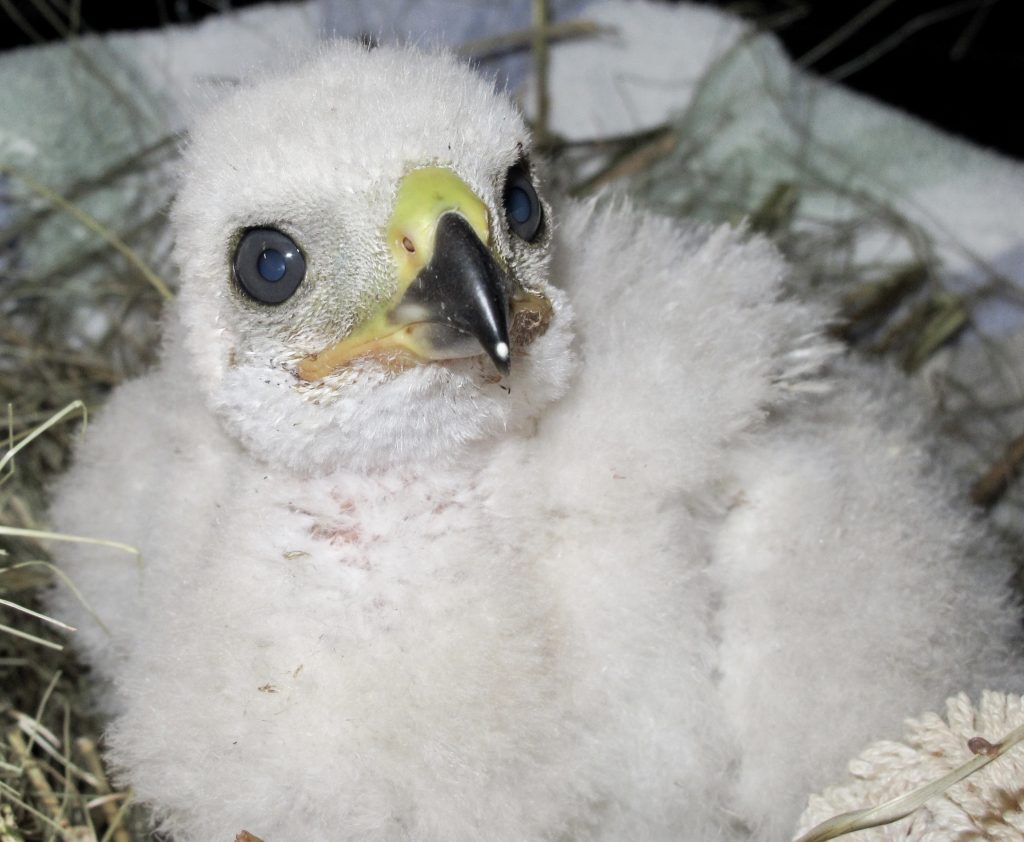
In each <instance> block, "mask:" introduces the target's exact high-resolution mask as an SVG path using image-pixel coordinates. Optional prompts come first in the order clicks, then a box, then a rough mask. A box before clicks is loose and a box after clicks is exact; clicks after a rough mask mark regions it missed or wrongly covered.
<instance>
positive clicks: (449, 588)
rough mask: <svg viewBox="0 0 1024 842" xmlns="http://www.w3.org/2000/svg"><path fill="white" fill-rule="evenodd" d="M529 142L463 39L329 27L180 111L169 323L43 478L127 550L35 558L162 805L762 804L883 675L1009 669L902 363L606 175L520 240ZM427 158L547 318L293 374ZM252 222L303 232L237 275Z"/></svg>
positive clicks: (333, 333)
mask: <svg viewBox="0 0 1024 842" xmlns="http://www.w3.org/2000/svg"><path fill="white" fill-rule="evenodd" d="M528 150H529V137H528V135H527V132H526V130H525V128H524V125H523V123H522V120H521V118H520V117H519V116H518V115H517V113H516V112H515V111H514V109H513V108H512V107H511V105H510V104H509V103H508V102H507V100H506V99H504V98H503V97H500V96H495V95H494V93H493V92H492V91H491V89H490V87H489V86H488V85H487V84H486V83H484V82H483V81H480V80H479V79H477V78H476V77H474V76H473V75H472V74H471V73H470V72H469V71H468V70H467V69H465V68H464V67H462V66H460V65H459V64H458V63H456V62H455V61H454V60H452V59H450V58H447V57H444V56H435V55H426V54H422V53H419V52H416V51H413V50H408V49H395V50H392V49H378V50H374V51H370V52H367V51H366V50H364V49H362V48H360V47H356V46H354V45H347V44H339V45H337V46H334V47H332V48H331V49H329V50H328V51H326V52H325V53H324V54H323V55H322V56H320V57H319V58H318V59H317V60H315V61H313V62H312V63H311V64H309V65H307V66H305V67H303V68H300V69H298V70H296V71H295V72H294V73H293V74H292V75H290V76H286V77H283V78H278V79H271V80H267V81H264V82H263V83H261V84H258V85H255V86H253V87H248V88H245V89H243V90H240V91H238V92H236V93H234V94H233V95H231V96H230V97H229V98H228V99H227V100H226V101H225V102H224V103H222V104H221V105H220V106H219V107H218V108H217V109H216V110H215V111H214V112H213V113H211V114H210V115H209V116H208V117H206V118H205V119H204V120H202V121H200V123H199V125H198V126H197V128H196V130H195V132H194V137H193V142H192V145H191V147H190V150H189V151H188V153H187V155H186V159H185V167H184V179H183V183H182V186H181V191H180V198H179V200H178V203H177V206H176V208H175V211H174V226H175V231H176V237H177V257H178V260H179V263H180V267H181V271H182V287H183V288H182V293H181V296H180V300H179V301H178V302H177V303H176V304H175V305H174V306H173V308H172V310H171V312H170V314H169V317H168V321H167V326H166V332H165V333H166V335H165V341H164V353H163V360H162V363H161V365H160V366H159V367H158V368H157V370H155V371H153V372H152V373H150V374H149V375H147V376H145V377H143V378H141V379H140V380H137V381H135V382H133V383H130V384H128V385H126V386H124V387H122V388H121V389H120V390H118V391H117V392H116V393H115V395H114V396H113V397H112V399H111V401H110V403H109V404H108V406H107V407H106V409H105V410H104V412H103V415H102V417H101V418H100V420H99V421H98V422H97V423H96V424H95V425H94V426H93V427H92V428H91V429H90V434H89V438H88V440H87V442H86V443H85V446H84V447H83V448H82V449H81V452H80V453H79V455H78V459H77V464H76V466H75V468H74V469H73V470H72V471H71V472H70V474H69V475H68V477H67V478H66V479H65V480H64V481H63V482H62V483H61V485H60V486H59V487H58V489H57V493H56V502H55V505H54V518H55V521H56V523H57V525H58V526H59V527H60V528H62V529H64V530H66V531H68V532H72V533H79V534H90V535H97V536H102V537H106V538H112V539H116V540H119V541H124V542H127V543H130V544H134V545H136V546H138V547H140V548H141V549H142V552H143V558H144V564H143V565H142V566H141V567H139V566H137V565H136V564H135V562H134V561H133V560H132V559H131V558H130V557H121V556H118V555H116V554H112V553H111V552H110V551H108V550H105V549H101V548H95V547H93V548H88V547H79V546H75V547H71V548H68V549H67V550H65V551H62V553H61V555H62V558H61V560H62V563H63V564H64V565H65V568H66V569H67V570H68V571H69V572H70V573H71V575H72V576H73V578H74V580H75V581H76V582H77V583H78V585H79V586H80V587H81V588H82V590H83V591H84V592H85V594H86V596H87V597H88V599H89V600H90V602H91V603H92V605H93V607H94V608H95V609H96V610H97V611H98V613H99V615H100V616H101V617H102V618H103V619H104V620H105V621H106V622H107V624H108V625H109V626H110V628H111V634H110V636H107V634H105V633H104V632H103V630H102V629H100V628H99V627H98V626H97V625H96V624H95V623H94V622H91V621H90V620H89V619H88V618H85V617H81V618H80V619H79V623H78V624H79V626H80V627H81V632H80V638H81V643H82V646H83V647H84V649H85V650H86V653H87V655H88V657H89V658H90V659H91V660H92V662H93V663H94V664H95V665H96V667H97V670H98V672H99V673H100V675H101V676H103V677H105V678H106V679H107V680H108V681H109V682H110V683H111V684H112V685H113V686H112V689H111V692H110V693H109V694H105V697H104V698H105V699H107V700H109V704H110V706H111V708H112V710H111V714H112V717H113V719H112V725H111V729H110V734H109V743H110V755H111V757H112V758H113V760H114V762H115V764H116V765H117V766H118V767H119V768H120V769H122V770H123V775H124V777H125V779H126V780H128V781H129V782H130V783H131V785H132V787H133V788H134V791H135V792H136V794H137V796H138V797H139V798H141V799H143V800H145V801H147V802H149V803H151V804H152V805H154V807H155V808H156V809H157V810H158V812H159V814H160V815H161V817H162V818H163V819H164V821H165V824H166V827H167V828H168V829H169V830H170V831H171V832H172V833H173V835H174V838H175V839H176V840H180V842H184V840H191V842H210V841H211V840H218V839H230V838H233V834H235V833H236V832H237V831H239V830H240V829H241V828H243V827H244V828H246V829H248V830H250V831H252V832H253V833H255V834H257V835H259V836H260V837H262V838H264V839H267V840H268V842H290V840H304V842H315V841H316V840H324V842H326V840H332V842H336V840H399V839H415V840H424V842H425V841H426V840H446V842H454V840H477V839H488V840H495V842H502V840H508V841H509V842H512V840H569V839H572V840H586V839H593V840H632V839H644V840H670V839H671V840H679V839H686V840H700V842H706V841H707V840H715V839H749V838H756V839H759V840H771V839H782V838H786V837H787V836H788V834H789V832H790V831H791V829H792V827H793V825H794V822H795V820H796V816H797V814H798V813H799V810H800V807H801V806H802V803H803V801H804V797H805V795H806V794H807V793H808V792H810V791H811V790H812V789H814V788H816V787H820V786H821V785H822V784H823V783H824V782H825V781H827V780H828V778H829V776H834V775H835V774H836V773H837V771H838V770H839V769H841V767H842V762H843V761H844V760H845V758H847V757H848V756H849V755H850V753H851V752H852V751H853V750H855V749H856V748H857V747H858V746H860V745H863V744H864V743H865V742H866V741H867V740H868V739H870V738H872V737H873V736H878V735H881V734H884V733H887V732H891V731H892V730H893V729H894V728H895V727H896V726H897V724H898V723H899V722H900V720H901V719H902V717H903V715H904V714H905V713H906V712H907V711H912V710H916V709H921V708H922V707H924V706H927V705H929V704H934V703H935V702H936V701H937V700H940V699H941V698H943V697H944V696H945V695H948V694H949V693H950V692H951V691H955V690H959V689H961V688H965V687H966V688H972V687H977V686H979V685H980V684H981V683H988V684H996V685H1005V684H1006V683H1007V681H1008V680H1009V679H1008V676H1009V675H1010V668H1011V664H1015V663H1017V662H1016V661H1015V660H1014V653H1013V651H1012V642H1013V640H1014V639H1015V626H1016V615H1015V612H1014V611H1012V610H1011V609H1010V607H1009V605H1008V602H1009V589H1008V587H1007V585H1006V581H1007V578H1008V576H1009V567H1008V565H1007V563H1006V562H1005V560H1004V559H1002V557H1001V556H1000V553H999V551H998V548H996V547H995V546H994V545H993V544H992V543H991V542H990V541H989V539H988V538H987V537H986V535H985V533H984V532H983V530H982V529H981V528H980V527H979V526H978V525H977V524H975V523H973V522H972V521H971V519H970V518H969V517H968V515H967V513H966V512H965V511H964V510H963V509H962V508H961V507H960V505H959V504H958V503H956V502H955V499H956V494H955V491H954V489H953V488H952V487H951V485H950V484H949V481H948V479H947V478H946V477H945V476H944V474H943V471H942V469H941V466H938V465H936V464H935V463H934V460H933V458H932V454H931V453H930V451H929V449H928V445H927V443H926V440H925V436H924V435H923V432H922V429H921V423H920V420H919V419H918V418H917V417H916V416H914V414H913V412H912V411H909V410H908V409H906V407H904V406H902V405H901V404H903V403H904V401H902V399H901V398H900V397H899V396H898V392H897V390H898V385H894V384H893V383H892V382H890V379H889V378H888V376H887V375H885V374H884V373H879V372H877V371H872V372H871V373H870V374H865V373H864V372H863V371H861V370H860V369H858V368H857V367H856V366H855V365H852V364H848V363H843V362H841V361H834V362H833V364H832V365H831V369H830V373H829V374H827V375H826V374H823V373H816V370H817V369H818V368H820V367H821V365H822V364H823V363H824V362H825V360H826V359H827V358H828V357H829V356H830V354H831V349H830V348H829V346H828V344H827V342H825V341H824V340H823V339H822V338H821V337H820V335H819V334H818V332H817V325H819V324H820V323H821V322H822V320H823V317H822V314H821V313H820V312H818V311H817V310H815V309H813V308H811V307H808V306H806V305H803V304H800V303H797V302H794V301H792V300H789V299H787V298H785V297H784V296H783V295H782V281H783V277H784V267H783V265H782V263H781V261H780V260H779V258H778V256H777V255H776V254H775V252H774V251H773V250H772V249H771V247H770V246H769V245H767V244H766V243H765V242H763V241H761V240H757V239H753V240H749V239H747V238H745V237H744V236H742V235H741V234H738V233H736V232H734V231H731V230H728V229H724V228H723V229H717V230H712V229H708V228H703V227H692V226H691V227H682V226H680V225H678V224H677V223H675V222H671V221H668V220H664V219H659V218H655V217H652V216H649V215H646V214H643V213H639V212H637V211H635V210H633V209H631V208H630V207H629V206H627V205H625V204H622V203H618V204H615V203H586V204H566V205H565V206H564V207H561V208H559V209H558V210H557V212H552V211H551V208H550V207H549V206H547V205H545V207H544V211H545V214H546V215H547V222H546V223H545V224H546V225H547V226H548V228H546V229H544V232H543V233H542V235H541V236H540V237H539V238H538V240H537V241H536V242H534V243H527V242H524V241H520V240H517V239H516V237H515V235H514V234H513V233H512V232H511V231H510V230H509V225H508V224H507V223H506V222H505V220H506V216H505V209H504V208H503V200H502V190H503V189H504V188H503V185H504V181H505V178H506V173H507V171H508V169H509V167H510V166H512V165H514V164H515V162H516V161H517V160H518V159H519V158H520V156H521V155H522V154H523V153H524V152H528ZM426 166H430V167H440V168H442V169H444V170H446V171H452V172H454V173H456V174H457V175H458V176H459V177H460V178H461V180H462V182H464V183H465V184H466V185H468V186H469V188H471V190H472V192H473V193H475V194H476V195H477V196H478V197H479V199H480V200H481V201H482V202H483V203H484V205H485V206H486V208H487V211H488V219H489V231H490V237H491V240H490V248H491V250H492V252H493V254H494V255H495V259H496V260H497V261H498V262H499V263H501V264H502V265H504V266H507V268H508V271H509V273H510V275H511V276H513V277H515V278H516V279H518V280H517V282H521V283H522V285H523V286H524V287H525V288H527V289H530V290H533V291H537V292H539V293H541V294H542V295H543V296H544V297H546V298H547V299H548V300H549V301H550V302H551V305H552V307H553V317H552V319H551V323H550V325H549V327H548V329H547V331H546V333H544V334H543V335H542V336H540V337H539V338H537V339H535V340H534V341H533V342H531V343H530V344H528V345H527V346H526V347H522V348H516V349H514V352H513V360H512V368H511V372H510V374H509V375H508V376H505V377H502V378H499V377H498V376H496V373H495V367H494V366H493V365H492V364H491V362H490V361H489V360H488V359H487V357H486V356H483V355H482V354H480V355H477V356H473V357H469V358H465V359H460V360H454V361H447V362H433V363H427V364H423V365H416V366H412V367H409V368H405V369H404V370H400V371H397V372H396V371H393V370H389V368H388V366H387V365H385V364H383V363H381V362H377V361H374V360H372V359H371V360H357V361H356V362H355V363H353V364H351V365H348V366H345V367H343V368H341V369H339V370H338V371H336V372H334V373H331V374H329V375H328V376H326V377H323V378H319V379H314V380H308V379H302V378H299V377H297V376H296V373H295V372H296V365H297V364H298V361H299V360H301V359H303V358H305V357H308V356H309V355H315V354H317V353H318V352H319V351H321V350H322V349H323V348H325V347H326V346H328V345H329V344H330V343H332V342H334V341H336V340H338V338H339V337H341V336H344V335H345V334H346V333H347V332H349V331H351V330H353V329H354V328H355V327H356V326H358V325H359V324H360V323H361V320H363V319H365V318H366V313H367V312H368V311H370V310H372V308H374V307H377V306H379V304H380V302H381V301H384V300H386V299H388V297H389V296H391V295H392V294H393V293H394V291H395V280H394V277H393V273H392V272H391V271H390V270H389V269H388V266H389V263H388V246H387V244H386V243H385V241H384V239H385V235H384V230H385V229H386V227H387V225H388V219H389V215H391V214H392V213H393V212H394V206H395V203H396V192H397V191H398V190H399V187H398V185H399V183H400V182H401V180H402V179H403V178H404V176H405V175H407V174H408V173H409V172H410V171H412V170H415V169H416V168H420V167H426ZM552 222H553V224H552ZM266 225H272V226H275V227H277V228H279V229H281V230H283V231H286V232H287V233H288V234H289V235H290V236H292V237H293V238H294V239H295V241H296V242H297V243H300V244H301V248H302V250H303V252H304V254H305V257H306V262H307V275H306V279H305V281H304V282H303V284H302V285H301V286H300V288H299V291H298V292H297V293H296V295H295V297H294V298H293V299H291V300H289V301H288V302H286V303H285V304H282V305H278V306H276V307H268V306H266V305H261V304H258V303H257V302H254V301H252V300H250V299H248V298H246V297H245V296H244V295H242V294H241V292H240V290H239V289H238V287H237V285H236V284H235V283H233V282H232V269H231V261H232V253H233V250H234V248H235V244H236V243H237V241H238V238H239V236H240V232H241V231H244V230H245V229H247V228H250V227H252V226H266ZM549 279H550V280H549ZM807 378H813V379H812V381H811V382H810V383H808V384H807V385H809V386H813V387H814V388H796V387H797V386H799V385H800V384H801V383H803V382H805V381H806V380H807ZM54 600H55V601H56V602H57V603H58V606H57V607H58V609H60V610H61V612H62V615H63V616H72V617H74V616H76V615H79V614H80V613H81V609H79V608H77V607H76V606H75V605H74V603H73V600H72V599H71V598H69V597H67V596H66V595H63V594H61V593H57V594H55V596H54Z"/></svg>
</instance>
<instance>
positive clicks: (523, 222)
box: [504, 164, 544, 243]
mask: <svg viewBox="0 0 1024 842" xmlns="http://www.w3.org/2000/svg"><path fill="white" fill-rule="evenodd" d="M504 194H505V195H504V202H505V217H506V218H507V219H508V227H509V228H510V229H511V230H512V233H513V234H515V235H516V236H517V237H520V238H522V239H524V240H526V242H528V243H532V242H533V241H534V240H535V239H537V235H538V234H539V233H540V229H541V223H542V222H543V221H544V209H543V207H542V206H541V203H540V199H539V198H538V196H537V191H536V190H534V189H533V183H532V182H531V181H530V176H529V175H527V174H526V170H525V169H524V168H523V166H522V165H521V164H516V165H515V166H514V167H511V168H510V169H509V171H508V175H507V176H506V177H505V191H504Z"/></svg>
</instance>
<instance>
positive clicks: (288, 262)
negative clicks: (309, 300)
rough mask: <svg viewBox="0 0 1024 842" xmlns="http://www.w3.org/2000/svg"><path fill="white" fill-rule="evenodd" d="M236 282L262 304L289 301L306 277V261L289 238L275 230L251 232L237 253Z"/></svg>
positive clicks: (244, 236)
mask: <svg viewBox="0 0 1024 842" xmlns="http://www.w3.org/2000/svg"><path fill="white" fill-rule="evenodd" d="M233 268H234V274H235V281H236V283H237V284H238V286H239V287H240V288H241V289H242V290H243V291H244V292H246V293H247V294H248V295H249V296H250V297H252V298H254V299H256V300H257V301H259V302H262V303H263V304H280V303H282V302H283V301H287V300H288V299H289V298H291V297H292V295H293V294H294V293H295V290H297V289H298V288H299V284H301V283H302V279H303V278H304V277H305V276H306V259H305V258H304V257H303V256H302V252H301V251H300V249H299V247H298V246H297V245H296V244H295V241H294V240H293V239H292V238H291V237H289V236H288V235H287V234H283V233H282V232H280V231H278V230H277V229H276V228H249V229H247V230H246V231H244V232H242V238H241V239H240V240H239V241H238V248H236V249H235V260H234V263H233Z"/></svg>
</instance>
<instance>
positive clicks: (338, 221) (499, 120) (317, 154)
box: [173, 43, 572, 472]
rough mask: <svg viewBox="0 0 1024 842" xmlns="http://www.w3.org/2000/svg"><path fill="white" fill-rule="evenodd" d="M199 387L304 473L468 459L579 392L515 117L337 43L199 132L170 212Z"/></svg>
mask: <svg viewBox="0 0 1024 842" xmlns="http://www.w3.org/2000/svg"><path fill="white" fill-rule="evenodd" d="M173 225H174V231H175V249H176V257H177V261H178V265H179V268H180V271H181V286H182V293H181V301H180V303H179V313H180V322H181V325H182V326H183V328H184V338H183V341H184V342H185V344H186V345H187V347H188V349H189V351H190V352H191V353H190V357H191V360H192V365H193V366H194V368H195V373H196V374H197V384H198V386H199V387H200V388H202V389H203V390H204V392H205V395H206V397H207V400H208V401H209V403H210V405H211V407H212V408H213V409H214V411H215V412H216V413H217V414H218V415H219V416H220V417H221V418H222V419H223V421H224V422H225V424H226V425H227V428H228V429H229V430H230V431H231V432H232V433H233V434H234V435H235V436H236V437H237V438H239V439H240V440H241V442H242V443H243V444H244V445H245V446H246V447H248V448H249V449H250V450H251V451H252V452H253V453H255V454H257V455H259V456H261V457H262V458H266V459H268V460H269V461H272V462H279V463H283V464H286V465H288V466H289V467H291V468H293V469H296V470H300V471H305V472H319V471H323V470H330V469H334V468H339V467H350V468H353V469H373V468H381V467H387V466H391V465H395V464H401V463H408V462H413V461H431V460H440V459H450V458H458V456H459V455H460V453H461V452H462V451H463V450H464V449H465V448H466V447H467V446H468V445H469V444H470V443H472V442H476V441H479V440H482V439H485V438H487V437H489V436H492V435H497V434H501V433H502V432H504V431H507V430H510V429H514V428H515V427H517V426H522V425H525V424H527V423H529V422H530V420H531V419H532V418H534V417H535V416H536V415H537V413H538V412H539V411H540V409H541V408H542V407H543V406H544V405H545V404H547V403H549V402H550V401H552V400H554V399H556V398H557V397H559V396H560V395H561V394H562V392H564V390H565V388H566V386H567V382H568V380H569V377H570V374H571V370H572V355H571V352H570V349H569V345H570V340H571V331H570V313H569V308H568V306H567V304H566V301H565V297H564V295H563V294H562V293H561V292H560V291H559V290H558V289H557V288H556V287H554V286H553V285H552V284H551V283H550V282H549V278H548V272H549V265H550V259H551V244H552V221H551V213H550V207H549V206H548V204H547V203H546V201H545V200H544V198H543V197H542V195H541V192H540V190H539V184H538V172H537V169H536V165H535V163H534V162H533V161H532V159H531V156H530V138H529V134H528V132H527V130H526V127H525V125H524V123H523V121H522V118H521V117H520V115H519V114H518V113H517V111H516V110H515V108H514V107H513V105H512V104H511V103H510V102H509V101H508V99H507V98H505V97H503V96H501V95H497V94H495V92H494V91H493V89H492V87H491V85H490V84H488V83H487V82H485V81H484V80H482V79H480V78H478V77H477V76H476V75H474V74H473V73H472V72H471V71H470V70H469V69H468V68H466V67H465V66H463V65H462V64H460V63H459V62H458V61H456V60H455V59H454V58H452V57H451V56H448V55H438V54H429V53H423V52H419V51H417V50H413V49H410V48H396V49H387V48H380V49H374V50H369V49H367V48H365V47H362V46H359V45H356V44H349V43H339V44H335V45H333V46H331V47H329V48H326V49H325V51H324V52H323V53H322V54H321V55H319V56H318V57H317V58H316V59H315V60H314V61H312V62H310V63H308V64H305V65H303V66H301V67H299V68H298V69H295V70H293V71H292V72H291V73H289V74H286V75H283V76H278V77H276V78H272V79H267V80H263V81H261V82H259V83H256V84H254V85H252V86H251V87H246V88H244V89H240V90H237V91H235V92H233V93H232V94H230V95H229V96H228V97H226V98H225V99H224V100H223V101H222V102H220V103H219V104H218V105H217V106H216V107H214V108H213V109H211V111H210V112H209V113H208V114H207V115H205V116H204V117H203V118H201V119H200V120H198V121H197V124H196V126H195V128H194V130H193V132H192V136H191V142H190V145H189V148H188V149H187V151H186V153H185V156H184V160H183V177H182V182H181V186H180V190H179V194H178V199H177V201H176V204H175V207H174V211H173Z"/></svg>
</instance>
